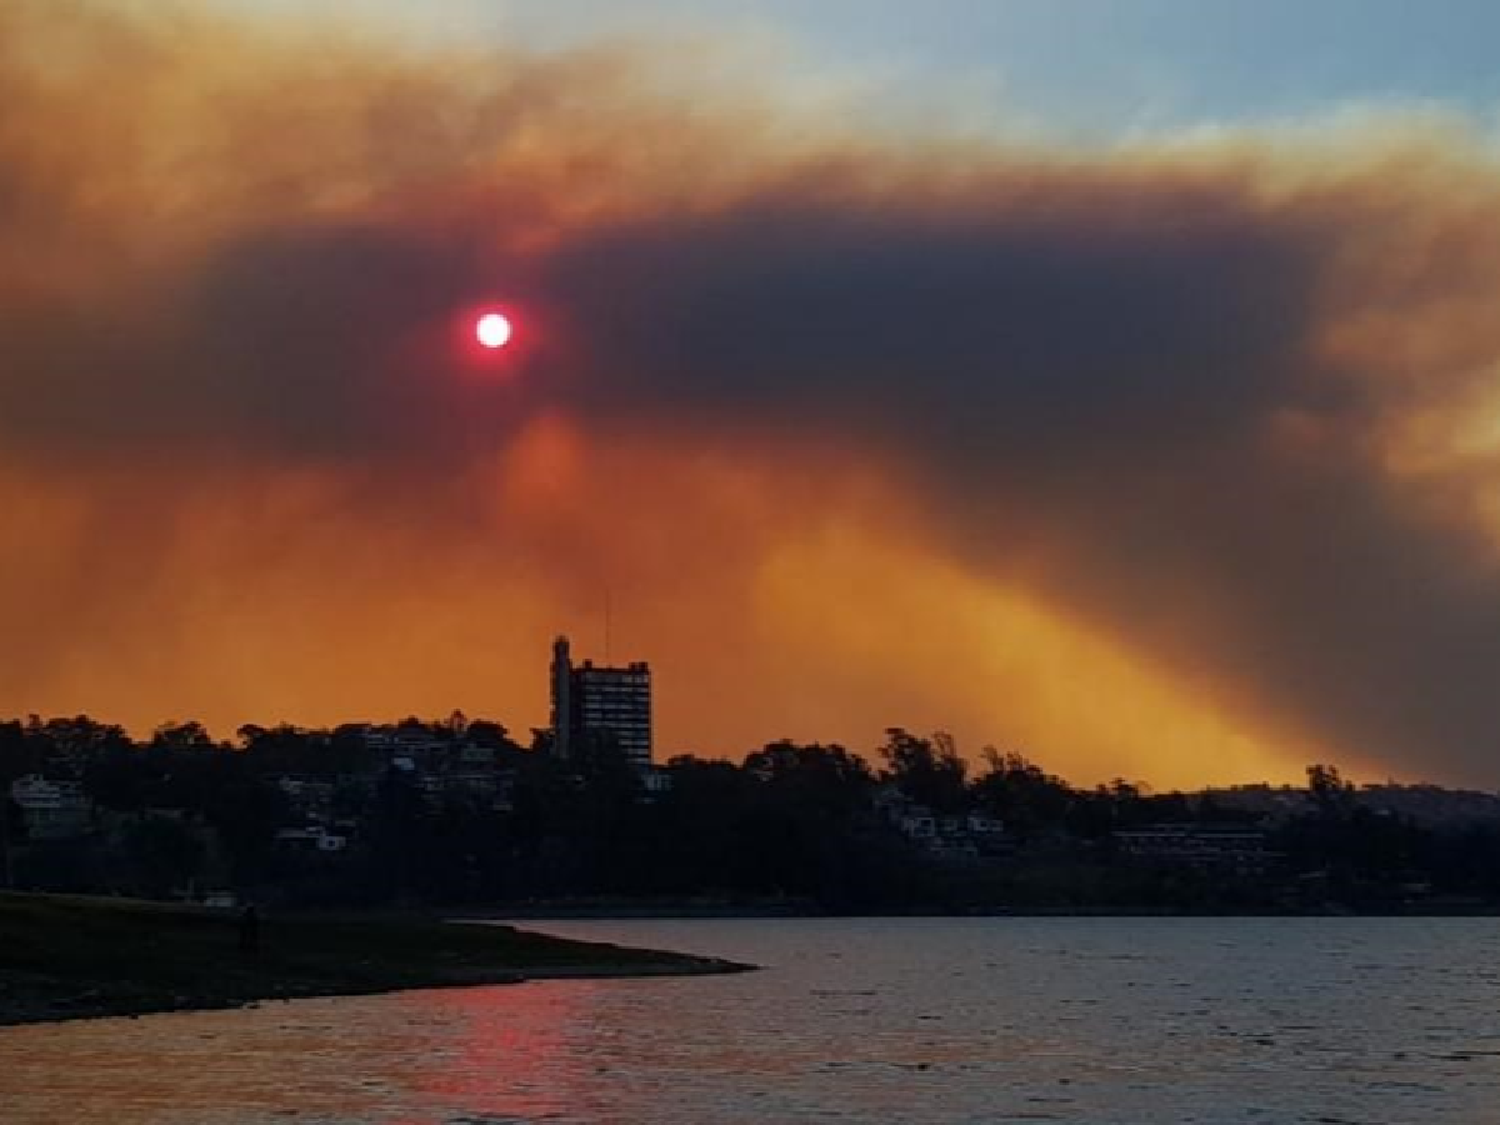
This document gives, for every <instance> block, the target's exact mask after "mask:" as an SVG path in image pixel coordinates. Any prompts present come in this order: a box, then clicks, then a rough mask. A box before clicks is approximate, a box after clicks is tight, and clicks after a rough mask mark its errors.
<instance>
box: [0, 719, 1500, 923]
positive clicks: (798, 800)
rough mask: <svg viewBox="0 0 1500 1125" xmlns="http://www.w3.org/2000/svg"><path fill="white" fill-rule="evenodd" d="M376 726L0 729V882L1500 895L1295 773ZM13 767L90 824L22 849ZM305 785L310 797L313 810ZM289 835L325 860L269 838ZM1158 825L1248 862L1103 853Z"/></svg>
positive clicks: (1466, 843) (622, 892) (468, 897)
mask: <svg viewBox="0 0 1500 1125" xmlns="http://www.w3.org/2000/svg"><path fill="white" fill-rule="evenodd" d="M384 729H385V730H387V731H390V730H394V731H396V732H398V733H400V734H402V735H403V736H404V737H405V739H406V741H405V742H404V743H398V744H396V745H394V746H393V744H392V743H391V741H390V740H389V739H386V740H384V741H379V740H372V739H371V737H370V733H369V731H368V730H366V729H365V728H362V727H356V726H349V727H338V728H332V729H318V730H312V729H304V728H298V727H292V726H274V727H261V726H254V725H249V726H245V727H242V728H240V730H239V731H238V732H237V737H236V739H235V740H234V741H230V742H221V741H218V740H215V739H214V738H213V737H212V736H211V735H210V733H209V732H208V731H207V730H206V729H205V728H204V727H203V726H202V725H201V724H199V723H196V722H183V723H171V724H167V725H164V726H162V727H160V728H158V729H157V730H156V731H154V732H153V733H152V735H151V736H150V737H149V738H148V739H144V740H137V739H135V738H133V737H131V736H130V735H129V734H128V733H127V732H126V731H125V730H124V729H123V728H121V727H119V726H115V725H111V724H106V723H100V722H97V721H95V720H92V719H90V718H88V717H77V718H69V719H51V720H42V719H39V718H32V719H29V720H26V721H15V722H9V723H0V782H3V783H4V789H3V793H4V794H5V801H4V804H5V806H6V807H5V809H4V813H5V815H4V817H3V819H4V831H3V837H4V845H5V858H6V878H7V881H8V882H10V883H11V884H12V885H17V886H23V887H31V888H35V889H49V890H66V891H91V892H99V891H103V892H117V893H131V894H146V895H154V896H167V895H173V894H177V895H181V894H192V893H201V892H202V891H204V890H206V889H209V888H212V887H217V886H222V887H228V888H233V889H235V890H236V891H238V892H239V893H240V894H241V895H242V896H246V897H253V898H259V899H265V900H272V901H282V902H287V903H290V904H294V905H308V906H339V907H361V906H384V905H390V904H404V905H420V904H428V903H430V904H444V905H451V904H476V905H479V904H516V903H535V902H555V901H557V900H561V899H634V900H683V899H697V900H702V901H711V902H722V903H727V904H741V905H756V904H760V905H765V904H777V903H782V904H787V905H788V906H789V907H792V908H805V909H813V910H821V911H830V912H862V911H863V912H870V911H878V912H907V911H991V910H1011V909H1015V910H1096V909H1097V910H1126V909H1128V910H1137V909H1139V910H1207V911H1232V910H1286V911H1299V910H1323V909H1354V910H1366V909H1407V908H1415V909H1423V908H1438V907H1440V906H1442V905H1443V904H1444V903H1446V904H1447V905H1448V906H1450V907H1454V908H1473V909H1484V908H1487V906H1488V905H1489V904H1490V903H1493V902H1496V901H1500V826H1497V825H1496V824H1495V823H1492V822H1469V823H1465V824H1461V825H1458V824H1455V825H1446V826H1445V825H1441V824H1439V825H1419V824H1418V823H1416V822H1415V821H1413V820H1411V819H1410V818H1406V817H1401V816H1392V815H1389V814H1386V813H1382V812H1379V811H1376V810H1372V809H1371V808H1369V807H1367V806H1366V805H1365V804H1364V803H1362V801H1361V799H1360V795H1359V792H1358V790H1356V788H1355V787H1354V786H1353V785H1351V784H1349V783H1348V782H1347V781H1345V780H1344V779H1343V778H1342V776H1341V775H1340V774H1339V772H1338V771H1337V769H1335V768H1333V767H1331V766H1326V765H1318V766H1314V767H1311V768H1310V769H1309V772H1308V784H1307V786H1306V788H1305V790H1302V791H1301V792H1300V795H1299V801H1298V802H1296V803H1294V805H1293V806H1292V807H1291V808H1290V809H1289V810H1288V811H1286V812H1285V813H1283V814H1282V815H1278V816H1275V817H1268V816H1267V815H1266V814H1265V813H1264V812H1257V811H1254V810H1249V809H1245V808H1241V807H1236V806H1235V805H1234V804H1233V803H1231V802H1226V801H1224V800H1222V799H1221V798H1219V797H1216V796H1215V795H1213V794H1203V793H1200V794H1188V793H1165V794H1157V793H1152V792H1150V791H1148V790H1147V789H1146V788H1145V787H1144V786H1142V785H1139V784H1134V783H1129V782H1126V781H1123V780H1121V781H1115V782H1113V783H1110V784H1107V785H1100V786H1094V787H1078V786H1073V785H1070V784H1069V783H1067V782H1066V781H1064V780H1063V779H1062V778H1060V777H1058V776H1057V775H1055V774H1052V773H1050V772H1048V771H1047V770H1046V769H1044V768H1043V767H1042V766H1040V765H1038V764H1037V763H1035V762H1033V761H1032V760H1031V759H1030V758H1028V757H1027V756H1026V755H1025V754H1024V753H1021V752H1018V751H999V750H994V749H987V750H985V751H984V752H983V753H982V754H981V755H980V756H979V760H978V762H977V763H975V762H971V761H970V760H969V759H967V758H966V757H965V756H964V755H963V754H961V753H960V751H959V748H958V746H957V745H956V744H955V742H954V740H953V739H952V738H951V737H950V736H948V735H946V734H943V733H938V734H934V735H931V736H921V735H917V734H914V733H912V732H910V731H907V730H904V729H901V728H892V729H891V730H889V731H887V732H886V736H885V738H884V740H883V741H882V742H881V743H880V744H879V745H878V746H876V747H875V748H874V750H873V752H872V753H870V754H869V755H868V756H867V755H864V754H861V753H858V752H856V751H852V750H850V749H848V748H846V747H843V746H839V745H825V744H803V743H796V742H792V741H780V742H775V743H771V744H768V745H766V746H763V747H761V748H759V749H756V750H753V751H751V752H749V753H747V754H745V755H744V756H743V758H742V759H741V760H739V761H737V762H736V761H730V760H718V759H709V758H703V757H697V756H692V755H684V756H679V757H676V758H673V759H671V760H670V761H669V762H667V763H666V764H665V765H664V766H663V767H660V768H659V769H658V770H656V771H653V773H652V774H650V775H643V774H642V773H640V772H639V771H637V770H635V769H634V768H632V767H631V766H630V764H629V763H628V762H627V761H626V759H625V758H624V757H623V756H622V755H621V754H620V753H618V751H617V749H616V748H615V747H613V746H612V745H611V744H610V743H609V741H608V739H607V738H606V739H595V740H591V741H588V742H585V743H584V744H583V745H581V746H579V747H577V748H576V751H575V753H574V755H573V756H572V757H571V758H570V759H569V760H567V761H562V760H559V759H558V758H557V757H556V756H555V755H553V754H552V753H550V747H549V743H548V739H547V736H546V734H545V732H534V734H533V737H532V738H531V740H530V742H529V744H528V745H526V746H523V745H522V744H520V743H519V742H517V741H516V740H515V739H513V738H512V736H511V734H510V732H509V731H508V730H507V729H506V728H505V727H504V726H503V725H502V724H499V723H496V722H492V721H486V720H475V721H470V720H467V719H464V718H463V717H462V716H455V717H453V718H451V719H449V720H444V721H441V722H425V721H422V720H418V719H408V720H406V721H405V722H403V723H401V724H395V725H394V726H393V727H391V728H384ZM402 745H410V746H412V747H416V749H415V750H413V751H412V752H411V753H409V754H407V753H404V752H403V751H402V750H401V746H402ZM30 775H41V776H46V777H52V778H57V779H59V780H63V781H66V782H69V783H71V784H72V785H74V786H76V787H77V790H78V791H79V792H81V793H82V794H83V795H84V797H85V798H86V799H87V801H88V803H89V806H90V808H91V814H90V819H89V823H88V824H87V826H85V827H84V828H83V829H82V830H80V831H79V832H77V833H74V834H71V835H66V836H61V837H47V836H43V835H42V834H38V833H33V832H28V829H27V819H28V818H27V816H26V815H25V810H23V809H22V808H20V807H19V806H18V805H17V803H16V802H15V801H14V800H13V799H10V797H9V794H10V791H11V783H12V782H13V781H14V780H15V779H17V778H21V777H25V776H30ZM289 782H290V783H289ZM299 787H300V789H299ZM307 792H315V793H316V794H317V798H316V801H315V802H314V803H313V805H315V808H314V811H312V812H309V807H311V806H309V803H308V801H307V799H306V797H305V794H306V793H307ZM299 793H301V794H302V795H301V796H299ZM310 820H316V821H318V822H319V823H320V824H322V825H323V826H325V827H326V828H328V829H329V830H330V832H336V833H337V837H338V840H339V841H340V842H341V843H340V846H339V847H338V848H337V849H336V850H327V851H325V850H323V849H321V848H307V847H288V846H286V845H287V843H288V839H287V838H288V837H289V836H293V837H297V836H298V832H297V830H299V829H301V828H305V827H306V826H307V824H308V822H309V821H310ZM1164 824H1165V825H1178V826H1184V825H1187V826H1192V828H1193V831H1195V832H1199V833H1207V834H1211V833H1212V832H1213V831H1215V830H1242V836H1243V838H1244V839H1246V840H1250V841H1251V842H1252V843H1253V845H1254V847H1255V848H1256V849H1258V851H1257V855H1258V856H1260V857H1261V858H1262V859H1263V862H1261V861H1260V860H1259V859H1258V860H1257V862H1256V863H1254V864H1251V865H1249V866H1248V867H1246V866H1234V865H1224V864H1221V863H1217V862H1214V861H1213V857H1212V856H1210V857H1208V859H1207V860H1204V858H1203V857H1202V856H1197V857H1196V858H1194V857H1187V858H1183V857H1174V856H1172V855H1159V856H1146V857H1145V858H1144V859H1143V858H1142V856H1140V855H1138V854H1129V849H1128V848H1126V847H1125V846H1123V844H1122V841H1124V840H1127V839H1128V838H1129V835H1130V833H1131V832H1132V831H1133V830H1140V829H1144V828H1148V827H1149V826H1153V825H1164ZM289 830H291V831H289ZM298 838H299V839H301V840H303V842H304V843H305V841H306V839H315V837H311V836H308V835H307V834H305V833H304V834H303V835H302V836H301V837H298ZM1209 838H1212V837H1211V835H1210V836H1209ZM945 844H951V845H952V846H943V845H945Z"/></svg>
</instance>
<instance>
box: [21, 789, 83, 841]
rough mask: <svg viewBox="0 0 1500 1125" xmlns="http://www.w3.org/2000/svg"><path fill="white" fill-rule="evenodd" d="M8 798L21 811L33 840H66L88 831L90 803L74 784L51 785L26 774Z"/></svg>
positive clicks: (29, 835)
mask: <svg viewBox="0 0 1500 1125" xmlns="http://www.w3.org/2000/svg"><path fill="white" fill-rule="evenodd" d="M10 797H11V800H13V801H14V802H15V803H16V804H17V805H18V806H19V807H20V809H21V816H22V818H23V821H24V823H25V825H26V834H27V836H28V837H30V838H31V839H33V840H65V839H68V838H69V837H72V836H81V835H83V834H84V833H85V832H87V831H88V830H89V827H90V824H91V822H92V819H93V802H91V801H90V800H89V799H88V797H87V795H85V793H84V792H83V786H82V785H80V784H79V783H78V782H76V781H54V780H52V779H50V778H46V777H42V776H41V775H40V774H28V775H27V776H25V777H18V778H16V780H15V781H13V782H11V786H10Z"/></svg>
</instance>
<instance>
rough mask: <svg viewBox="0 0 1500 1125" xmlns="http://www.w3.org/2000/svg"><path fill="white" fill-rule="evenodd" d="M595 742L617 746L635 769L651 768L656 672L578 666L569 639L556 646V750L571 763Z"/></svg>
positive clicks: (634, 667) (646, 668)
mask: <svg viewBox="0 0 1500 1125" xmlns="http://www.w3.org/2000/svg"><path fill="white" fill-rule="evenodd" d="M596 741H608V742H611V743H613V744H614V745H615V746H617V747H618V748H619V749H620V751H621V752H622V753H623V754H624V755H625V757H626V758H627V759H628V760H629V761H630V763H631V764H632V765H634V766H638V767H641V768H645V767H647V766H650V765H651V667H650V665H648V664H645V663H643V662H639V661H638V662H636V663H633V664H627V665H626V666H625V667H623V668H609V667H603V666H598V665H595V664H594V662H593V661H591V660H585V661H584V662H583V663H582V664H578V665H575V664H574V663H573V658H572V653H571V649H570V647H569V644H568V638H567V637H558V638H557V640H556V641H555V642H553V645H552V749H553V752H554V753H555V754H557V756H558V757H560V758H572V757H574V756H576V755H577V754H578V753H580V752H581V751H582V750H584V749H585V748H586V747H588V746H589V745H590V743H593V742H596Z"/></svg>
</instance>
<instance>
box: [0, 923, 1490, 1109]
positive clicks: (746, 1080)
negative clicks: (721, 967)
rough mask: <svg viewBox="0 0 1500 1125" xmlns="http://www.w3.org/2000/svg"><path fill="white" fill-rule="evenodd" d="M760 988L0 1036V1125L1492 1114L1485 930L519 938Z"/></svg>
mask: <svg viewBox="0 0 1500 1125" xmlns="http://www.w3.org/2000/svg"><path fill="white" fill-rule="evenodd" d="M527 924H528V925H530V926H533V927H534V928H537V929H545V930H547V931H549V932H553V933H559V934H564V935H567V936H575V937H583V938H589V939H595V940H610V941H620V942H626V943H629V944H635V945H645V946H656V947H660V948H672V949H681V950H687V951H690V952H696V953H704V954H711V955H715V956H721V957H730V958H734V959H737V960H747V961H752V962H755V963H757V964H761V965H764V966H766V971H764V972H759V973H751V974H746V975H741V976H727V977H695V978H683V979H677V980H661V979H655V980H640V981H557V982H544V983H536V984H527V985H520V986H510V987H499V988H480V989H468V990H460V991H444V992H418V993H406V994H401V995H395V996H384V997H369V998H355V999H340V1000H311V1001H298V1002H294V1003H290V1004H270V1005H267V1006H265V1007H262V1008H259V1009H256V1010H252V1011H244V1012H207V1013H190V1014H172V1015H163V1016H152V1017H147V1018H143V1019H139V1020H101V1021H93V1022H87V1023H75V1024H58V1025H50V1026H39V1027H24V1028H13V1029H9V1030H0V1122H4V1123H5V1125H33V1123H35V1125H42V1123H46V1125H52V1123H54V1122H99V1123H108V1125H137V1123H145V1122H152V1123H157V1122H161V1123H170V1125H179V1123H181V1125H189V1123H191V1125H199V1123H204V1125H217V1123H224V1125H249V1123H255V1125H261V1123H269V1122H281V1123H285V1122H289V1121H296V1122H307V1123H319V1125H354V1123H364V1122H378V1123H392V1125H395V1123H399V1125H501V1123H507V1125H509V1123H520V1122H536V1121H549V1122H622V1123H633V1122H714V1123H716V1125H731V1123H740V1122H803V1121H848V1122H879V1121H890V1122H915V1123H919V1122H1022V1121H1025V1122H1049V1121H1056V1122H1089V1123H1110V1125H1116V1123H1138V1122H1139V1123H1145V1122H1151V1123H1158V1122H1214V1123H1218V1122H1226V1123H1233V1122H1263V1123H1267V1125H1280V1123H1283V1122H1321V1123H1339V1122H1370V1123H1375V1122H1381V1123H1392V1125H1395V1123H1406V1122H1454V1123H1461V1125H1489V1123H1497V1125H1500V921H1497V920H1490V919H1432V920H1425V919H1263V920H1243V919H1212V920H1202V919H1023V918H999V919H957V920H954V919H930V920H929V919H899V920H784V919H775V920H753V921H720V920H713V921H683V922H657V921H631V922H568V923H527Z"/></svg>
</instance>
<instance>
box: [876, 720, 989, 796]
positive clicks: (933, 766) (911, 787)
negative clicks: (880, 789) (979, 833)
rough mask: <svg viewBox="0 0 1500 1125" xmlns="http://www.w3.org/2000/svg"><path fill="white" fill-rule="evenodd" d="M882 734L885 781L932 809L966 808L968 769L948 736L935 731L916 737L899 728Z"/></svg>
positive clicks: (881, 751) (942, 732)
mask: <svg viewBox="0 0 1500 1125" xmlns="http://www.w3.org/2000/svg"><path fill="white" fill-rule="evenodd" d="M885 733H886V740H885V743H884V745H882V746H881V747H880V756H881V757H882V758H884V759H885V763H886V769H885V779H886V780H887V781H889V782H891V783H892V784H894V785H895V786H896V787H897V788H898V789H900V790H901V792H902V793H903V794H904V795H905V796H906V797H908V798H909V799H911V800H913V801H916V802H917V803H918V804H922V805H926V806H927V807H928V808H930V809H932V810H933V811H934V812H937V813H958V812H963V811H964V810H965V809H967V808H968V806H969V792H968V775H969V770H968V766H967V765H966V764H965V762H964V760H963V759H962V758H961V757H959V754H958V746H957V744H956V743H955V742H954V740H953V736H952V735H950V734H948V733H947V732H945V731H938V732H937V733H936V734H934V735H933V736H932V737H931V738H930V739H928V738H918V737H917V736H916V735H914V734H911V733H909V732H908V731H906V730H903V729H902V728H901V727H891V728H890V729H889V730H887V731H886V732H885Z"/></svg>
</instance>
